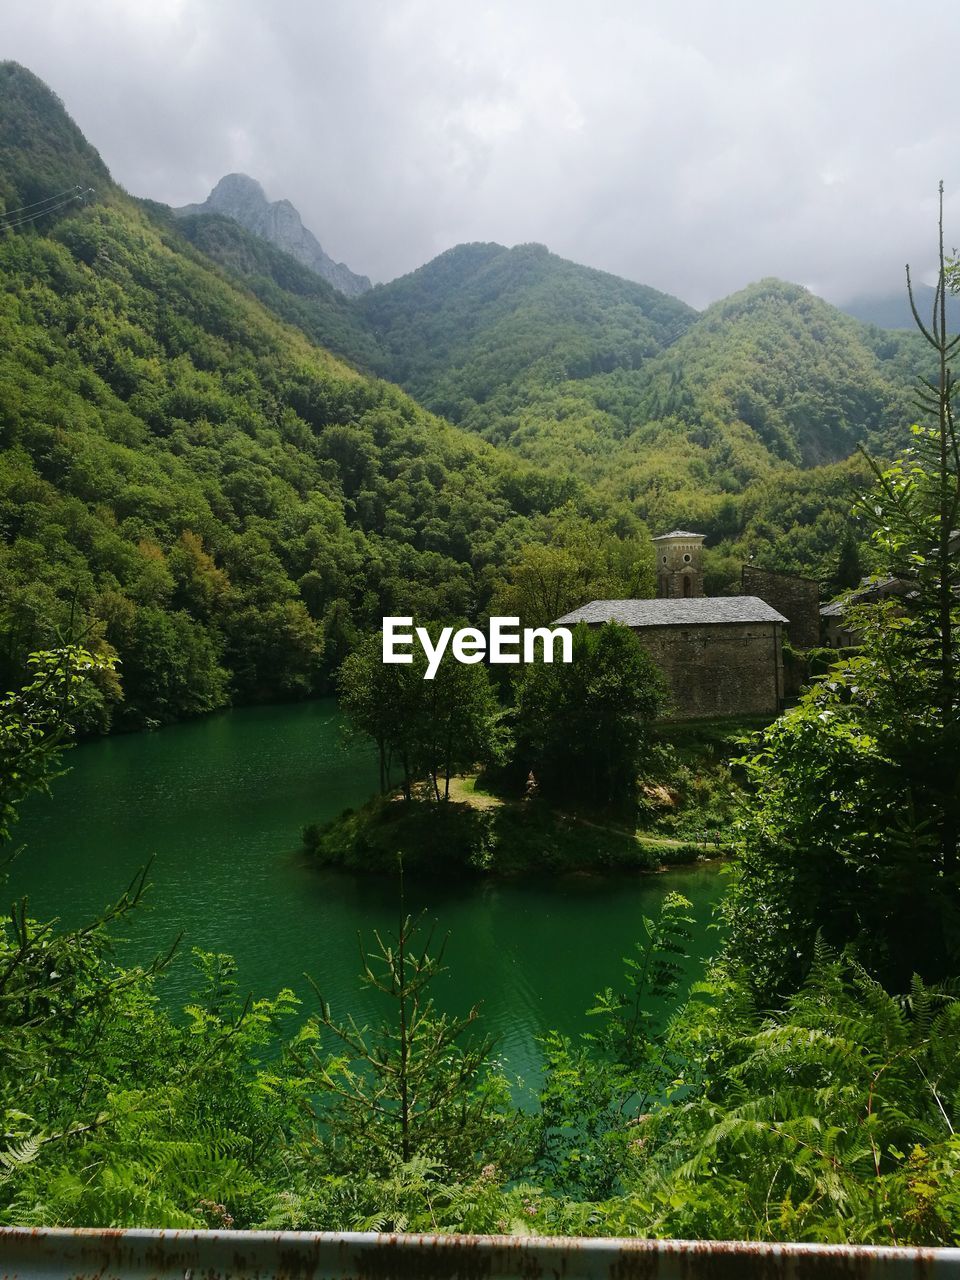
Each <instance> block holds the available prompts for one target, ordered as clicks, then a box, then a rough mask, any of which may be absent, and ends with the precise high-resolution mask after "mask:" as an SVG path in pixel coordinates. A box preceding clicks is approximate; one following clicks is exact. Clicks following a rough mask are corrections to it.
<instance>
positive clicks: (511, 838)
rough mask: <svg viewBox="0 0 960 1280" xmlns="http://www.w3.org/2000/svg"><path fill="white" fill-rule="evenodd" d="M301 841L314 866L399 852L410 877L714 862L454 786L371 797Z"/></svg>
mask: <svg viewBox="0 0 960 1280" xmlns="http://www.w3.org/2000/svg"><path fill="white" fill-rule="evenodd" d="M471 781H472V780H471ZM468 785H469V783H468ZM303 842H304V847H305V849H306V852H307V853H308V854H309V856H310V857H311V859H313V860H315V861H316V862H317V864H318V865H321V866H336V867H343V868H346V869H349V870H356V871H374V872H377V871H381V872H388V871H389V872H392V871H394V870H395V869H396V865H397V855H398V854H402V855H403V862H404V866H405V867H407V868H408V869H411V870H413V869H418V870H423V871H430V872H433V873H437V874H443V873H446V872H450V873H453V872H457V873H463V872H467V873H469V874H475V875H517V874H519V873H521V872H524V871H553V872H560V873H562V872H573V871H614V870H642V871H655V870H657V869H658V868H659V867H660V866H662V865H664V864H668V863H669V864H680V863H689V862H695V861H697V859H698V858H702V857H707V856H715V854H716V849H713V853H712V855H711V851H710V847H709V846H707V845H700V844H696V843H693V842H690V841H683V840H679V839H671V838H669V837H664V836H657V835H650V836H647V835H645V834H638V833H636V832H634V831H632V830H630V829H629V828H627V827H623V826H619V825H616V824H610V823H605V822H603V821H601V820H600V819H598V818H594V817H589V816H585V815H580V814H570V813H564V812H560V811H559V810H557V809H555V808H552V807H550V806H548V805H547V804H545V803H543V802H542V801H539V800H524V801H500V800H498V799H497V798H495V797H488V796H485V795H483V794H482V793H477V792H473V793H472V795H471V794H470V793H468V792H467V790H466V788H464V787H463V785H462V784H461V786H459V787H458V788H457V789H456V798H452V799H451V800H450V801H449V802H447V803H444V804H437V803H436V802H435V801H432V800H429V799H414V800H412V801H411V802H410V803H407V802H405V801H403V800H402V799H396V798H392V797H377V798H376V799H374V800H371V801H370V802H369V803H368V804H366V805H364V806H363V807H362V808H360V809H356V810H348V811H347V812H346V813H343V814H341V815H340V817H339V818H336V819H335V820H334V821H333V822H330V823H327V824H326V825H325V826H311V827H307V828H306V829H305V831H304V833H303Z"/></svg>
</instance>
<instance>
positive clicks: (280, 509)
mask: <svg viewBox="0 0 960 1280" xmlns="http://www.w3.org/2000/svg"><path fill="white" fill-rule="evenodd" d="M0 75H2V86H3V93H2V95H0V160H2V165H3V168H2V172H0V194H2V199H3V205H4V207H5V208H6V209H7V210H9V211H10V213H9V215H8V216H7V217H6V218H5V219H4V226H5V228H6V229H5V230H0V281H2V286H3V292H2V311H0V326H2V331H3V335H4V341H3V349H2V355H0V450H2V452H0V527H2V530H3V542H2V544H0V665H2V670H0V676H2V677H3V678H5V679H6V680H7V681H8V684H13V683H15V681H16V679H17V678H18V677H19V675H20V674H21V672H20V669H19V668H20V663H21V662H22V658H23V655H24V653H25V652H26V651H27V650H28V649H30V648H35V647H39V646H41V645H43V644H46V643H49V642H50V640H51V637H52V636H53V635H54V634H55V632H56V631H57V630H58V629H59V630H60V631H66V630H71V629H72V630H73V631H74V632H77V631H78V629H79V630H83V629H84V628H86V629H87V630H88V632H89V634H90V635H91V636H94V637H98V638H99V642H100V643H102V644H103V645H107V646H112V647H113V648H115V649H116V650H117V652H118V653H119V654H120V657H121V659H122V671H123V682H124V688H125V695H126V699H127V702H126V708H125V715H126V716H127V718H128V719H129V720H130V722H131V723H140V722H143V721H144V720H146V719H160V720H162V719H171V718H176V717H178V716H181V715H186V714H190V713H193V712H197V711H202V710H206V709H209V708H210V707H214V706H218V705H221V704H223V703H224V702H225V701H227V700H228V699H231V698H241V699H250V698H258V697H277V696H281V695H295V694H299V693H304V692H309V691H312V690H316V689H320V688H324V687H327V684H328V681H329V679H330V675H331V673H332V671H333V670H334V668H335V667H336V665H337V663H338V662H339V660H340V659H341V658H342V656H343V654H344V653H345V652H346V651H347V650H348V649H349V647H350V646H351V644H352V643H353V642H354V639H355V637H356V636H357V634H358V633H359V631H361V630H363V629H365V628H369V627H372V626H373V625H374V624H375V623H376V622H377V621H378V619H379V618H380V617H381V616H382V615H383V614H384V613H387V612H397V611H398V610H401V608H402V609H404V610H406V611H411V610H412V611H413V612H416V613H418V614H420V615H421V616H424V617H426V616H433V617H444V618H450V617H454V616H457V615H463V616H478V615H481V614H482V613H483V612H484V610H486V609H487V608H489V607H490V604H491V602H493V601H494V600H497V599H502V598H504V594H503V593H504V591H506V592H507V594H508V595H509V592H510V590H512V589H513V588H511V587H510V586H509V579H510V574H511V573H512V572H513V569H511V566H514V567H516V566H517V565H522V564H523V563H524V555H525V554H526V553H525V552H524V547H527V546H529V545H531V544H539V545H545V544H548V543H551V542H553V543H555V544H557V545H558V546H559V547H560V548H561V550H562V554H563V555H566V556H568V557H569V556H578V557H580V559H581V560H582V559H583V556H584V555H586V551H587V548H588V547H589V546H590V545H591V541H592V542H594V543H597V544H598V545H599V544H603V545H604V547H605V548H606V549H605V550H603V552H602V554H600V555H599V557H588V558H590V567H589V569H588V570H585V571H582V572H580V573H579V576H578V575H574V576H573V578H571V581H577V582H580V583H581V586H582V589H583V590H587V589H588V585H589V584H590V583H593V584H594V585H596V584H597V583H600V582H602V583H605V584H606V590H607V591H608V592H615V591H617V590H623V591H627V590H630V591H637V590H640V589H642V588H641V585H640V584H641V583H642V582H643V581H644V574H645V573H646V559H645V555H644V553H643V552H642V551H640V550H639V548H640V547H642V545H643V533H644V527H645V526H644V522H646V523H647V524H652V525H654V526H657V527H670V526H674V525H681V526H692V527H697V528H699V529H702V531H703V532H705V533H706V534H707V536H708V544H709V545H710V547H711V551H710V554H709V557H708V574H709V576H708V583H709V587H710V589H711V590H713V591H731V590H736V589H737V583H738V581H739V566H740V563H741V562H742V561H743V560H745V559H747V558H752V559H753V560H754V562H755V563H758V564H765V565H769V566H771V567H779V568H782V569H787V570H794V571H798V572H805V573H812V574H815V575H818V576H820V577H821V578H822V579H823V580H824V582H825V584H826V585H827V586H828V587H829V586H830V585H832V584H833V581H834V579H835V576H836V569H837V562H838V558H839V555H840V550H841V547H842V545H843V544H844V542H845V541H848V531H849V520H848V514H849V508H850V501H851V495H852V491H853V489H854V487H855V486H856V485H857V484H858V483H860V482H861V481H862V479H863V478H864V474H865V473H864V466H863V463H862V462H859V461H857V460H856V459H855V458H854V459H852V460H851V461H845V459H847V457H848V455H850V454H851V453H852V452H853V450H854V449H855V446H856V445H857V444H858V443H860V442H866V443H868V444H869V445H870V446H871V447H873V448H874V449H877V450H880V451H881V452H890V451H893V450H894V449H895V448H896V447H897V446H898V445H899V444H900V443H901V442H902V441H903V440H904V439H905V438H906V427H907V425H908V424H909V422H910V421H911V419H912V416H913V410H912V404H911V395H910V390H909V389H910V386H911V382H912V379H913V376H914V374H915V372H916V369H917V366H918V363H919V359H920V357H919V355H918V348H917V346H916V343H915V341H914V339H913V338H912V337H911V336H909V335H901V334H894V333H884V332H881V331H880V330H878V329H872V328H867V327H865V326H862V325H860V324H858V323H857V322H856V321H854V320H852V319H850V318H849V317H846V316H844V315H842V314H841V313H840V312H838V311H837V310H836V309H835V308H832V307H830V306H829V305H828V304H826V303H824V302H822V301H821V300H819V299H817V298H815V297H813V296H812V295H811V294H809V293H808V292H807V291H806V290H803V289H801V288H799V287H797V286H794V285H786V284H783V283H781V282H778V281H763V282H761V283H760V284H757V285H753V286H751V287H750V288H748V289H746V290H744V291H742V292H741V293H739V294H736V295H734V296H733V297H731V298H728V299H726V300H725V301H723V302H720V303H717V304H716V305H715V306H713V307H711V308H710V309H709V310H707V311H706V312H705V313H703V314H702V315H698V314H697V313H696V312H695V311H693V310H692V309H691V308H690V307H688V306H686V305H685V304H684V303H682V302H680V301H678V300H677V299H675V298H671V297H669V296H667V295H665V294H662V293H658V292H657V291H655V290H653V289H648V288H645V287H643V286H641V285H636V284H631V283H630V282H628V281H624V280H620V279H618V278H617V277H614V276H610V275H607V274H605V273H603V272H600V271H594V270H591V269H589V268H586V267H581V266H578V265H576V264H574V263H570V262H566V261H564V260H563V259H560V258H558V257H556V256H555V255H553V254H551V253H549V252H548V251H547V250H546V249H544V248H543V247H542V246H539V245H521V246H519V247H517V248H514V249H505V248H503V247H502V246H499V245H495V244H472V245H461V246H458V247H457V248H455V249H452V250H450V251H449V252H448V253H445V254H442V255H441V256H440V257H439V258H437V259H435V260H434V261H433V262H431V263H428V264H427V265H426V266H425V267H423V268H421V269H420V270H419V271H416V272H413V273H412V274H411V275H409V276H406V277H403V278H402V279H401V280H398V281H394V282H393V283H392V284H390V285H386V286H381V287H378V288H375V289H373V290H371V291H369V292H368V293H366V294H364V295H363V296H361V297H359V298H357V299H348V298H345V297H344V296H343V295H342V294H341V293H338V292H337V291H336V290H334V289H333V288H332V287H331V286H330V284H329V283H328V282H326V281H324V280H322V279H321V278H320V277H319V276H317V275H316V274H315V273H314V272H312V271H310V270H309V269H308V268H306V267H304V266H303V265H302V264H301V263H299V262H297V261H296V260H295V259H293V258H292V257H290V256H289V255H288V254H285V253H284V252H282V251H281V250H280V249H278V248H276V247H275V246H274V245H272V244H270V243H269V242H268V241H266V240H264V239H262V238H260V237H258V236H255V235H253V234H251V233H250V232H249V231H247V230H245V229H244V228H243V227H241V226H240V225H239V224H238V223H237V222H235V221H232V220H231V219H228V218H223V217H219V216H213V215H210V214H202V215H195V216H192V217H182V218H177V217H175V216H174V214H173V212H172V211H171V210H170V209H168V208H167V207H166V206H161V205H155V204H152V203H150V202H147V201H140V202H138V201H133V200H131V199H130V198H129V197H127V196H126V195H125V193H123V192H122V191H120V190H119V189H118V188H117V187H116V186H115V185H114V184H113V183H112V181H111V180H110V177H109V174H108V172H107V170H106V168H105V166H104V165H103V163H102V161H101V160H100V158H99V156H98V155H97V153H96V151H95V150H94V149H93V148H92V147H91V146H90V145H89V144H88V143H87V142H86V141H85V140H84V139H83V137H82V135H81V134H80V132H79V130H78V129H77V128H76V126H75V125H74V124H73V122H72V121H71V120H70V119H69V117H68V116H67V114H66V112H65V111H64V109H63V107H62V104H60V103H59V101H58V100H57V99H56V98H55V96H54V95H53V94H52V93H50V91H49V90H48V89H46V87H45V86H44V85H43V84H42V83H41V82H40V81H39V80H37V79H36V77H34V76H33V75H32V74H31V73H29V72H27V71H25V70H24V69H23V68H20V67H17V66H15V65H14V64H5V65H4V66H3V67H2V69H0ZM38 201H42V202H45V203H41V204H37V203H36V202H38ZM24 206H30V208H28V209H27V210H26V211H25V212H21V213H17V212H16V211H17V210H22V209H23V208H24ZM258 300H259V301H258ZM315 344H318V345H315ZM323 348H326V350H324V349H323ZM329 351H333V352H335V353H337V354H338V355H339V356H341V357H343V358H344V359H345V360H347V361H348V362H349V364H343V363H340V362H339V361H338V360H337V359H335V358H334V357H333V356H331V355H330V354H328V352H329ZM378 377H384V378H389V379H390V380H391V381H396V382H399V383H401V384H402V385H403V386H404V388H405V389H406V390H407V391H408V392H409V393H412V394H414V395H416V396H417V397H418V398H420V399H421V400H422V402H423V403H424V404H425V405H426V406H427V408H428V409H429V410H433V411H434V412H438V413H440V412H442V413H444V414H445V415H447V416H448V417H449V418H450V419H453V420H454V421H455V422H456V424H457V425H456V426H451V425H449V423H446V422H444V421H442V420H441V419H439V418H437V417H433V416H431V414H430V413H429V412H426V411H425V410H424V409H422V408H420V407H419V405H418V404H417V403H415V402H414V401H413V400H410V399H409V398H407V396H405V395H404V394H403V393H402V392H401V391H399V390H397V389H396V388H394V387H392V386H389V385H387V384H386V383H384V382H381V381H378ZM479 437H485V439H486V441H487V443H485V442H484V441H483V440H481V439H480V438H479ZM570 503H572V504H573V505H565V504H570ZM591 521H593V522H595V528H596V533H595V535H594V537H593V538H592V539H591V538H590V537H589V536H587V535H586V533H585V530H586V529H587V528H589V527H590V522H591ZM596 522H599V523H596ZM558 540H559V541H558ZM605 540H606V541H605ZM614 544H616V545H614ZM631 558H632V561H633V564H634V568H633V569H630V570H628V569H627V568H625V566H626V562H627V561H628V560H630V559H631ZM611 566H613V567H614V568H612V567H611ZM518 572H519V570H518ZM618 583H620V584H621V585H620V586H619V587H618V586H617V584H618ZM571 589H573V588H571ZM575 603H578V601H572V602H571V605H572V604H575ZM98 714H100V713H98ZM105 714H106V713H105V712H104V713H103V715H104V716H105ZM94 718H96V717H94Z"/></svg>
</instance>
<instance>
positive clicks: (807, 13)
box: [0, 0, 960, 306]
mask: <svg viewBox="0 0 960 1280" xmlns="http://www.w3.org/2000/svg"><path fill="white" fill-rule="evenodd" d="M958 48H960V5H958V4H956V3H955V0H913V3H911V4H905V3H903V2H902V0H833V2H832V3H822V2H821V0H804V3H802V4H800V3H794V4H790V5H786V4H779V3H776V2H775V0H773V2H771V0H725V2H724V3H718V2H717V0H704V2H703V3H697V2H696V0H657V2H656V3H654V2H650V0H576V2H575V3H569V2H567V0H512V2H511V0H503V2H499V0H498V2H496V3H482V0H474V2H472V3H465V2H461V0H312V2H311V0H273V2H272V3H268V2H267V0H4V5H3V21H2V25H0V53H2V56H3V57H8V58H14V59H16V60H17V61H19V62H23V63H24V64H26V65H27V66H28V67H30V68H31V69H32V70H33V71H35V72H36V73H37V74H38V75H40V76H41V77H43V79H45V80H46V81H47V83H48V84H50V86H51V87H52V88H53V89H55V90H56V92H57V93H58V94H59V95H60V97H61V98H63V100H64V101H65V103H66V105H67V108H68V110H69V111H70V113H71V114H72V115H73V117H74V118H75V119H76V121H77V122H78V124H79V125H80V126H81V128H82V129H83V130H84V132H85V133H86V134H87V136H88V138H89V139H90V140H91V141H92V142H93V143H94V144H95V145H96V146H97V147H98V148H99V150H100V152H101V154H102V155H103V157H104V159H105V160H106V162H107V164H108V165H109V166H110V168H111V170H112V171H113V174H114V176H115V177H116V178H117V179H118V181H120V182H121V183H122V184H123V185H124V186H125V187H126V188H127V189H128V190H129V191H131V192H132V193H134V194H135V195H144V196H150V197H152V198H154V199H157V200H164V201H167V202H169V203H171V204H186V203H188V202H191V201H196V200H202V199H203V198H204V197H205V196H206V194H207V193H208V191H209V190H210V188H211V187H212V186H213V185H214V183H215V182H216V181H217V179H218V178H220V177H221V176H222V175H223V174H224V173H228V172H231V171H235V170H240V171H243V172H246V173H249V174H251V175H252V176H254V177H256V178H258V179H259V180H260V181H261V182H262V183H263V185H264V187H265V188H266V191H267V194H268V195H269V196H270V197H271V198H272V199H276V198H280V197H284V196H285V197H287V198H289V199H290V200H292V201H293V203H294V204H295V205H296V206H297V208H298V209H299V210H300V212H301V214H302V216H303V219H304V221H305V223H306V224H307V226H309V227H310V228H311V230H313V231H314V232H315V233H316V234H317V236H318V237H319V239H320V241H321V243H322V244H323V246H324V248H325V249H326V250H327V252H328V253H330V254H331V255H332V256H333V257H334V258H337V259H342V260H343V261H345V262H346V263H347V264H348V265H349V266H350V267H351V268H353V269H354V270H355V271H359V272H363V273H365V274H367V275H369V276H371V277H372V278H373V279H374V280H389V279H392V278H393V277H394V276H397V275H400V274H402V273H404V272H406V271H410V270H412V269H413V268H415V267H417V266H419V265H420V264H421V263H423V262H425V261H427V260H428V259H429V258H431V257H433V256H434V255H435V254H437V253H439V252H441V251H442V250H444V249H446V248H449V247H450V246H451V245H453V244H456V243H458V242H461V241H465V240H497V241H500V242H501V243H504V244H516V243H519V242H522V241H529V240H537V241H541V242H543V243H545V244H547V245H548V246H549V247H550V248H551V249H553V250H554V251H555V252H557V253H560V254H562V255H564V256H565V257H569V258H573V259H575V260H576V261H579V262H585V263H588V264H590V265H591V266H597V267H602V268H603V269H605V270H608V271H613V272H616V273H617V274H618V275H623V276H627V277H628V278H630V279H633V280H639V281H641V282H644V283H648V284H652V285H655V286H656V287H658V288H661V289H665V290H667V291H668V292H671V293H675V294H677V295H679V296H680V297H682V298H685V299H686V300H687V301H689V302H692V303H693V304H694V305H698V306H700V305H704V304H705V303H707V302H709V301H711V300H713V299H715V298H718V297H721V296H723V295H724V294H726V293H729V292H731V291H733V290H734V289H737V288H740V287H741V286H743V285H744V284H746V283H748V282H749V281H751V280H755V279H758V278H760V277H761V276H765V275H776V276H781V277H784V278H786V279H790V280H796V281H799V282H801V283H803V284H806V285H809V286H810V287H811V288H813V289H815V290H816V291H817V292H819V293H822V294H823V295H824V296H825V297H828V298H830V299H831V300H832V301H844V300H846V299H847V298H849V297H850V296H852V295H856V294H859V293H870V292H889V291H891V290H895V289H897V288H898V287H899V286H900V283H901V281H902V268H903V264H904V262H906V261H910V262H911V263H912V264H913V265H914V266H915V267H917V268H919V269H920V272H921V274H922V273H923V272H924V271H925V270H928V269H929V267H930V265H931V261H932V255H931V248H932V238H933V235H934V230H935V222H934V209H935V201H936V186H937V181H938V179H939V178H941V177H942V178H943V179H944V182H945V184H946V193H947V238H948V241H949V243H950V244H953V243H960V173H958V167H960V146H958V128H957V126H958V117H960V98H958V95H957V91H956V58H957V50H958ZM951 227H953V228H955V232H954V236H953V240H950V229H951Z"/></svg>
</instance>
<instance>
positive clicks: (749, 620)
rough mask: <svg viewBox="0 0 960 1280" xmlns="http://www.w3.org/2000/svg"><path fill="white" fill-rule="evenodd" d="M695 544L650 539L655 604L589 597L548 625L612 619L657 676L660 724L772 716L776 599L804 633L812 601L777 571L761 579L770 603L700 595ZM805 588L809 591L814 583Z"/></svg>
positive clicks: (776, 677)
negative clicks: (663, 694) (664, 700)
mask: <svg viewBox="0 0 960 1280" xmlns="http://www.w3.org/2000/svg"><path fill="white" fill-rule="evenodd" d="M703 540H704V535H703V534H702V533H691V532H690V531H689V530H685V529H674V530H673V531H672V532H671V533H664V534H661V535H660V537H658V538H654V539H653V545H654V550H655V554H656V561H655V569H656V576H657V599H656V600H593V601H591V603H590V604H586V605H584V606H583V607H582V608H580V609H574V610H573V612H572V613H568V614H566V615H565V616H564V617H562V618H558V619H557V621H556V623H555V625H557V626H575V625H576V624H577V623H578V622H584V623H586V624H587V625H588V626H600V625H602V624H603V623H605V622H619V623H622V624H623V625H624V626H627V627H629V628H630V629H631V631H633V633H634V635H635V636H636V637H637V638H638V639H639V641H640V643H641V644H642V645H643V647H644V648H645V649H646V650H647V652H648V653H649V654H650V657H651V658H652V659H653V660H654V662H655V663H656V664H657V666H658V667H659V669H660V671H661V672H662V673H663V676H664V679H665V681H666V684H667V690H668V707H667V718H668V719H671V720H692V719H698V718H705V717H714V716H721V717H722V716H753V715H756V716H763V715H769V716H775V715H777V713H778V712H779V711H780V709H781V707H782V705H783V699H784V672H783V639H784V628H785V627H786V626H787V622H788V615H787V614H786V612H785V611H781V609H780V607H779V604H778V603H777V601H778V600H782V601H783V602H784V603H785V604H788V605H789V607H790V608H791V609H792V610H793V614H794V615H796V617H797V619H798V621H800V620H801V619H802V624H801V625H802V627H803V628H804V629H805V631H806V630H809V628H810V624H811V600H812V601H813V604H812V609H813V612H812V625H813V627H814V629H816V627H817V626H818V625H819V618H818V615H817V597H816V595H815V594H813V595H811V592H810V589H809V587H808V586H806V585H804V584H805V583H807V581H808V580H806V579H799V580H794V579H790V580H789V581H787V575H784V574H780V575H777V574H769V575H767V577H766V579H764V584H763V585H764V586H765V587H766V589H767V590H768V591H770V593H771V594H772V595H775V596H776V599H775V600H773V601H771V600H768V599H767V598H763V599H761V598H760V595H759V594H756V595H753V594H751V595H739V596H715V597H705V596H704V594H703ZM751 580H755V581H758V582H759V579H751ZM746 581H747V578H745V582H746ZM798 583H799V585H798ZM812 587H813V588H814V593H815V590H816V583H813V584H812ZM775 605H776V607H774V606H775ZM790 621H791V622H792V621H793V617H792V615H790ZM814 643H815V641H814Z"/></svg>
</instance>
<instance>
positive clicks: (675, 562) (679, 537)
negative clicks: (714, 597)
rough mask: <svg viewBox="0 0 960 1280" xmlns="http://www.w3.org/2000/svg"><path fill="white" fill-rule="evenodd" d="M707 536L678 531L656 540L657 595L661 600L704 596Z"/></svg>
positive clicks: (654, 541)
mask: <svg viewBox="0 0 960 1280" xmlns="http://www.w3.org/2000/svg"><path fill="white" fill-rule="evenodd" d="M705 537H706V534H703V533H690V532H689V531H687V530H685V529H674V530H673V532H672V533H661V535H660V537H659V538H654V539H653V551H654V567H655V571H656V575H657V596H658V597H659V598H660V599H661V600H678V599H679V600H684V599H698V598H700V597H701V596H702V595H703V540H704V538H705Z"/></svg>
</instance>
